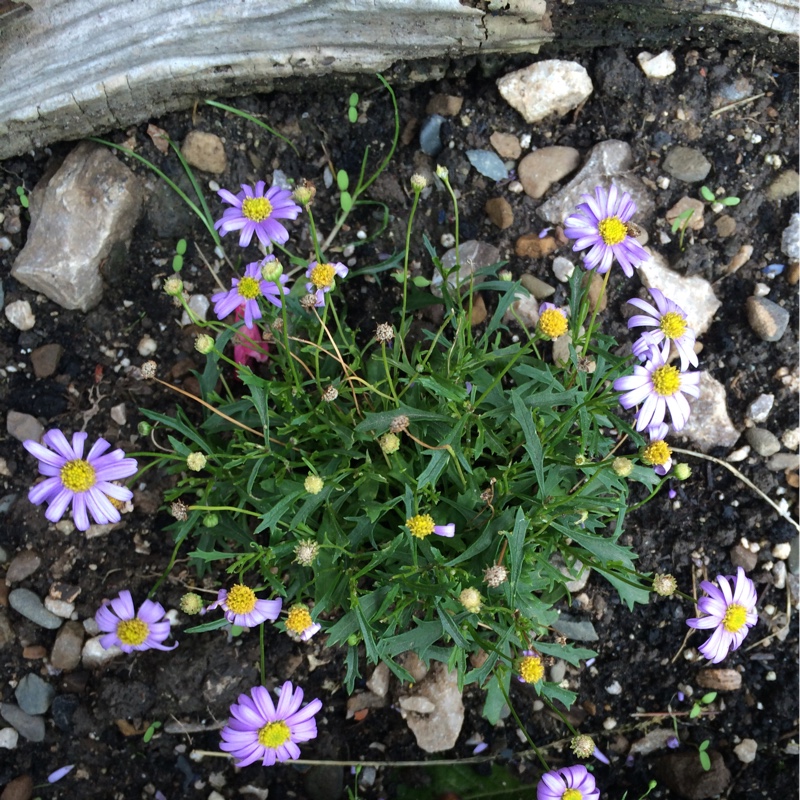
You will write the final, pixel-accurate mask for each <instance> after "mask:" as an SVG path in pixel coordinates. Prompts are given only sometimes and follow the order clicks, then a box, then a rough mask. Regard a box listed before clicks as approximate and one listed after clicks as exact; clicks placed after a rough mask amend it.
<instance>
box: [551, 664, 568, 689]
mask: <svg viewBox="0 0 800 800" xmlns="http://www.w3.org/2000/svg"><path fill="white" fill-rule="evenodd" d="M566 674H567V664H566V662H565V661H562V660H561V659H560V658H558V659H556V663H555V664H553V666H552V667H550V681H551V683H561V681H563V680H564V677H565V676H566Z"/></svg>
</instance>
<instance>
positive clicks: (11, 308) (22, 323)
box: [5, 300, 36, 331]
mask: <svg viewBox="0 0 800 800" xmlns="http://www.w3.org/2000/svg"><path fill="white" fill-rule="evenodd" d="M5 313H6V319H7V320H8V321H9V322H10V323H11V324H12V325H13V326H14V327H15V328H16V329H17V330H18V331H29V330H30V329H31V328H32V327H33V326H34V325H35V324H36V316H35V315H34V313H33V311H32V310H31V304H30V303H29V302H28V301H27V300H15V301H14V302H13V303H9V304H8V305H7V306H6V307H5Z"/></svg>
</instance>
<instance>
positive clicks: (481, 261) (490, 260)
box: [431, 239, 500, 297]
mask: <svg viewBox="0 0 800 800" xmlns="http://www.w3.org/2000/svg"><path fill="white" fill-rule="evenodd" d="M458 257H459V261H460V268H459V269H458V270H455V266H456V248H455V247H453V248H451V249H450V250H448V251H447V252H446V253H445V254H444V255H443V256H442V270H443V271H444V272H445V273H446V274H447V284H448V286H450V287H451V289H452V290H455V288H456V286H458V287H460V290H461V293H462V294H463V293H464V292H466V291H467V290H468V289H469V287H470V284H473V285H474V284H477V283H481V282H482V281H483V280H484V278H485V276H484V275H475V272H477V271H478V270H479V269H482V268H483V267H488V266H491V265H492V264H496V263H497V262H498V261H499V260H500V251H499V250H498V249H497V248H496V247H494V245H491V244H486V242H479V241H477V240H474V239H472V240H469V241H466V242H461V244H460V245H459V246H458ZM442 283H443V279H442V274H441V272H439V271H438V270H437V271H436V272H435V273H434V276H433V281H432V282H431V294H433V295H434V296H435V297H441V296H442Z"/></svg>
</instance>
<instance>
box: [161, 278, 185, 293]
mask: <svg viewBox="0 0 800 800" xmlns="http://www.w3.org/2000/svg"><path fill="white" fill-rule="evenodd" d="M182 291H183V281H182V280H181V279H180V278H179V277H178V276H177V275H171V276H170V277H169V278H167V279H166V280H165V281H164V292H165V293H166V294H168V295H169V296H170V297H178V296H179V295H180V294H181V292H182Z"/></svg>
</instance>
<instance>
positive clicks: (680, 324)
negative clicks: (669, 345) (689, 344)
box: [659, 311, 687, 339]
mask: <svg viewBox="0 0 800 800" xmlns="http://www.w3.org/2000/svg"><path fill="white" fill-rule="evenodd" d="M686 327H687V326H686V320H685V319H684V318H683V317H682V316H681V315H680V314H678V312H677V311H667V313H666V314H664V316H663V317H661V322H660V323H659V328H661V332H662V333H663V334H664V336H666V337H667V339H680V338H681V336H683V334H684V333H685V332H686Z"/></svg>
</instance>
